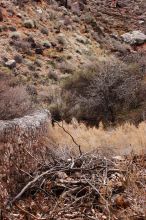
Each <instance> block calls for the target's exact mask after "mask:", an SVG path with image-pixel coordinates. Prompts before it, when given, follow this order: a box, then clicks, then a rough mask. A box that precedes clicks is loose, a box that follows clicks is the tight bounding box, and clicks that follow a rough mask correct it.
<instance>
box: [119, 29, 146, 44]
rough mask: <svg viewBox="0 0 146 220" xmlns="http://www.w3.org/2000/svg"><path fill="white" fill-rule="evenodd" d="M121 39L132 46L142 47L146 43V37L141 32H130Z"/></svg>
mask: <svg viewBox="0 0 146 220" xmlns="http://www.w3.org/2000/svg"><path fill="white" fill-rule="evenodd" d="M121 37H122V38H123V40H124V42H125V43H129V44H131V45H134V44H137V45H140V44H143V43H144V42H146V35H145V34H144V33H142V32H141V31H132V32H128V33H125V34H123V35H122V36H121Z"/></svg>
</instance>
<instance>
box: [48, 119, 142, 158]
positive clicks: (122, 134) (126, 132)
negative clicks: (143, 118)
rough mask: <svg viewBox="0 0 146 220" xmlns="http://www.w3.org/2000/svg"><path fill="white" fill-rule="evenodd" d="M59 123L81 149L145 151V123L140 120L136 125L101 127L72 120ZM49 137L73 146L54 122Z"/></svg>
mask: <svg viewBox="0 0 146 220" xmlns="http://www.w3.org/2000/svg"><path fill="white" fill-rule="evenodd" d="M60 125H63V127H64V128H65V129H66V130H67V131H68V132H69V133H70V134H71V135H72V136H73V137H74V139H75V141H76V142H77V143H78V144H79V145H80V146H81V148H82V151H89V150H93V149H99V151H102V152H103V153H107V154H110V153H111V154H116V155H120V154H129V153H131V152H132V151H133V152H135V153H143V152H146V123H145V122H142V123H141V124H139V126H138V127H136V126H135V125H133V124H130V123H125V124H124V125H121V126H117V127H116V128H108V129H107V130H104V129H103V126H102V124H100V127H99V128H96V127H86V126H85V125H84V124H83V123H80V124H79V123H78V122H77V121H76V120H72V123H71V124H67V123H65V122H60ZM49 139H51V140H52V141H53V142H55V143H56V144H57V145H59V146H71V147H73V148H74V147H75V144H74V143H73V142H72V139H71V137H70V136H69V135H68V134H67V133H65V132H64V131H63V129H62V128H60V127H59V126H58V124H55V125H54V127H51V128H50V131H49Z"/></svg>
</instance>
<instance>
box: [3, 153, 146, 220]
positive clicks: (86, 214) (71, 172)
mask: <svg viewBox="0 0 146 220" xmlns="http://www.w3.org/2000/svg"><path fill="white" fill-rule="evenodd" d="M145 162H146V157H144V156H135V155H131V156H129V157H121V156H119V157H113V158H107V157H105V156H101V155H99V154H98V152H90V153H85V154H82V155H80V156H75V155H73V154H71V155H69V154H67V153H66V155H62V154H61V152H59V153H58V152H55V153H54V152H52V153H51V154H50V159H49V162H48V163H47V164H45V163H44V164H41V165H40V166H38V168H37V169H36V170H35V171H33V173H28V176H29V180H28V182H27V184H26V185H25V186H24V187H22V189H21V190H20V191H19V192H17V193H16V194H15V196H14V197H13V198H11V199H10V200H9V201H8V203H7V204H6V209H3V210H2V211H1V218H0V219H19V220H21V219H40V220H41V219H43V220H49V219H50V220H51V219H52V220H61V219H62V220H65V219H76V220H81V219H85V220H86V219H89V220H90V219H91V220H95V219H97V220H98V219H99V220H100V219H132V220H134V219H135V220H138V219H141V220H143V219H145V208H144V207H145V204H144V201H145V186H146V173H145V168H146V163H145Z"/></svg>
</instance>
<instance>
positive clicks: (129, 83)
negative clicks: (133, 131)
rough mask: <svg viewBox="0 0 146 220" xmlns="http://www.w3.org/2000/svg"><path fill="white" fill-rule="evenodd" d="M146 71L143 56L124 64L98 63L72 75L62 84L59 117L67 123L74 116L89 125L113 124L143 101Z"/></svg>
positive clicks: (128, 58)
mask: <svg viewBox="0 0 146 220" xmlns="http://www.w3.org/2000/svg"><path fill="white" fill-rule="evenodd" d="M138 56H140V55H138ZM138 60H139V62H137V61H138ZM145 69H146V63H145V60H144V57H143V59H139V58H137V55H135V56H134V55H133V57H132V56H131V57H126V58H123V61H119V60H115V59H110V60H107V61H103V62H98V63H97V64H95V65H92V66H88V68H87V67H86V68H83V69H82V70H80V71H79V72H76V73H74V74H73V75H72V76H71V77H69V78H67V79H66V80H65V81H64V83H63V89H62V103H61V105H60V108H58V116H59V117H58V118H60V117H62V118H63V119H65V120H66V121H70V120H71V119H72V118H73V117H75V118H77V119H78V120H79V121H85V122H87V123H88V124H92V125H95V124H96V125H98V124H99V122H100V121H102V122H103V123H105V124H106V125H107V124H109V123H115V122H116V121H117V119H118V115H119V114H124V113H125V112H128V111H131V110H134V109H136V108H139V107H140V106H141V104H142V103H143V101H145V100H144V99H145V98H144V97H145V92H146V90H145V88H144V81H143V78H144V73H145ZM59 109H61V111H62V113H60V112H59ZM53 110H54V109H53ZM55 111H57V109H55ZM55 114H56V113H55ZM56 115H57V114H56ZM60 115H61V116H60Z"/></svg>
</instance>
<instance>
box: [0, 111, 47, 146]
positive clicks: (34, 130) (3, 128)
mask: <svg viewBox="0 0 146 220" xmlns="http://www.w3.org/2000/svg"><path fill="white" fill-rule="evenodd" d="M50 122H51V115H50V112H49V111H47V110H39V111H35V112H34V113H33V114H31V115H27V116H24V117H22V118H17V119H13V120H9V121H7V120H6V121H4V120H0V142H3V143H7V142H8V143H15V144H22V143H24V144H25V143H26V142H31V141H32V142H35V141H37V140H38V139H39V138H41V137H42V136H46V135H47V134H48V127H49V124H50Z"/></svg>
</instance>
